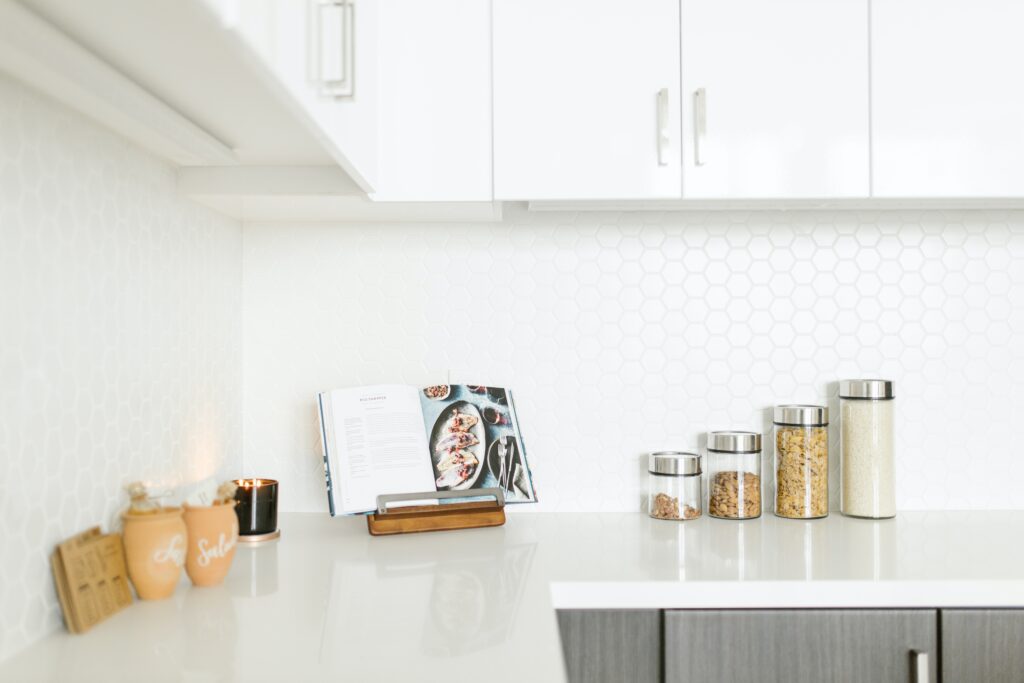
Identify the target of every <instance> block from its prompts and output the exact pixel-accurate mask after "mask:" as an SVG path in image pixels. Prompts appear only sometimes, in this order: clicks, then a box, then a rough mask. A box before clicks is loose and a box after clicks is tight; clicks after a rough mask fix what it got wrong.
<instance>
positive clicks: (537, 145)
mask: <svg viewBox="0 0 1024 683" xmlns="http://www.w3.org/2000/svg"><path fill="white" fill-rule="evenodd" d="M493 12H494V20H493V21H494V24H493V25H494V30H493V40H494V72H493V78H494V194H495V198H497V199H622V198H629V199H647V198H678V197H679V196H680V193H681V188H682V185H681V178H680V152H679V131H680V123H679V121H680V119H679V2H678V0H635V1H633V2H623V1H622V0H494V1H493Z"/></svg>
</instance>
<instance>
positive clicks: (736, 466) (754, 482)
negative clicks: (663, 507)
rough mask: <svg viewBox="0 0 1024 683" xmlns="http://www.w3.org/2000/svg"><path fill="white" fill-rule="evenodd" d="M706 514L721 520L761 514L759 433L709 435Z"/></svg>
mask: <svg viewBox="0 0 1024 683" xmlns="http://www.w3.org/2000/svg"><path fill="white" fill-rule="evenodd" d="M707 470H708V514H709V515H711V516H712V517H718V518H720V519H754V518H755V517H760V516H761V435H760V434H758V433H757V432H734V431H728V432H710V433H709V434H708V463H707Z"/></svg>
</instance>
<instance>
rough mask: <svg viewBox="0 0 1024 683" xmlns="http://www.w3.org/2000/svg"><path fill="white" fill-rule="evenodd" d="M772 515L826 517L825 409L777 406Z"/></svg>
mask: <svg viewBox="0 0 1024 683" xmlns="http://www.w3.org/2000/svg"><path fill="white" fill-rule="evenodd" d="M773 421H774V423H775V514H776V515H778V516H779V517H789V518H793V519H815V518H818V517H827V516H828V408H826V407H825V406H814V405H783V406H776V407H775V412H774V420H773Z"/></svg>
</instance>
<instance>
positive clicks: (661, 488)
mask: <svg viewBox="0 0 1024 683" xmlns="http://www.w3.org/2000/svg"><path fill="white" fill-rule="evenodd" d="M647 472H648V477H647V478H648V482H649V483H648V497H647V514H649V515H650V516H651V517H654V518H655V519H674V520H683V519H696V518H697V517H700V516H701V503H702V495H703V494H702V492H701V484H700V479H701V467H700V455H699V454H697V453H685V452H681V451H660V452H658V453H651V454H650V455H649V456H648V458H647Z"/></svg>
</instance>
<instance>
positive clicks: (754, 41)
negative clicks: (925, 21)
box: [682, 0, 869, 198]
mask: <svg viewBox="0 0 1024 683" xmlns="http://www.w3.org/2000/svg"><path fill="white" fill-rule="evenodd" d="M682 41H683V80H682V82H683V196H684V197H687V198H691V197H692V198H719V197H725V198H765V197H767V198H813V197H867V196H868V193H869V137H868V126H869V108H868V2H867V0H831V1H830V2H820V0H777V1H775V2H763V1H761V0H682ZM700 89H703V91H704V105H703V111H704V112H705V114H704V119H705V122H706V124H705V127H704V131H705V132H704V134H703V136H702V140H700V141H698V139H697V138H698V136H700V135H701V130H700V126H701V122H700V120H699V118H700V112H699V110H700V108H701V105H700V103H699V101H697V98H696V97H695V93H696V92H697V91H698V90H700ZM698 154H699V158H698Z"/></svg>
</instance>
